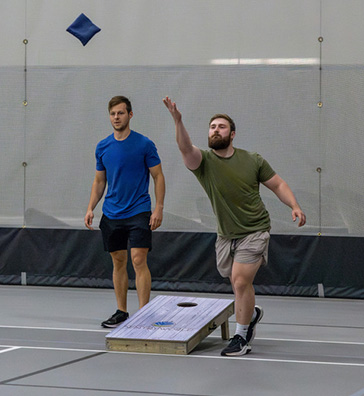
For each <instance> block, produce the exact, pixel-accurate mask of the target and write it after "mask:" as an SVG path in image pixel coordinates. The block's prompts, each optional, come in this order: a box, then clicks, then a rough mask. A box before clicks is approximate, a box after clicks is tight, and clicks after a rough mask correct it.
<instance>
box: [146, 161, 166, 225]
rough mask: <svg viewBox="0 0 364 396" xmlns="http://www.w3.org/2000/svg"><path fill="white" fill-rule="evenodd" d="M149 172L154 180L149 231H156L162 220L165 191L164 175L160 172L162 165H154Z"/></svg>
mask: <svg viewBox="0 0 364 396" xmlns="http://www.w3.org/2000/svg"><path fill="white" fill-rule="evenodd" d="M149 172H150V174H151V175H152V178H153V180H154V193H155V208H154V211H153V213H152V215H151V216H150V222H149V225H150V229H151V230H152V231H153V230H155V229H157V228H158V227H159V226H160V225H161V224H162V220H163V204H164V195H165V191H166V186H165V180H164V175H163V172H162V165H161V164H159V165H156V166H153V167H152V168H149Z"/></svg>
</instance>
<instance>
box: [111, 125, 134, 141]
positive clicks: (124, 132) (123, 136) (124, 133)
mask: <svg viewBox="0 0 364 396" xmlns="http://www.w3.org/2000/svg"><path fill="white" fill-rule="evenodd" d="M129 135H130V128H126V129H124V130H122V131H117V130H115V129H114V137H115V139H116V140H125V139H126V138H127V137H128V136H129Z"/></svg>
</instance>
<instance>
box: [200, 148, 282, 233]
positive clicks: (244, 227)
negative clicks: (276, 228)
mask: <svg viewBox="0 0 364 396" xmlns="http://www.w3.org/2000/svg"><path fill="white" fill-rule="evenodd" d="M201 153H202V162H201V164H200V166H199V167H198V168H197V169H196V170H193V171H192V172H193V173H194V175H195V176H196V177H197V179H198V181H199V182H200V184H201V185H202V187H203V188H204V190H205V191H206V193H207V195H208V197H209V198H210V201H211V205H212V208H213V211H214V213H215V215H216V218H217V225H218V231H217V232H218V234H219V235H220V236H222V237H224V238H228V239H235V238H242V237H244V236H246V235H248V234H251V233H253V232H257V231H269V230H270V218H269V213H268V211H267V210H266V208H265V206H264V203H263V201H262V199H261V197H260V194H259V184H260V183H261V182H265V181H267V180H269V179H271V178H272V177H273V176H274V175H275V172H274V170H273V169H272V168H271V166H270V165H269V164H268V162H267V161H266V160H265V159H264V158H263V157H261V156H260V155H259V154H257V153H251V152H248V151H246V150H242V149H237V148H234V154H233V155H232V156H231V157H229V158H222V157H219V156H218V155H216V154H215V153H214V152H213V151H212V150H210V151H206V150H201Z"/></svg>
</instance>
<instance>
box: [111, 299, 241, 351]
mask: <svg viewBox="0 0 364 396" xmlns="http://www.w3.org/2000/svg"><path fill="white" fill-rule="evenodd" d="M233 305H234V301H233V300H227V299H214V298H199V297H181V296H163V295H160V296H157V297H155V298H154V299H153V300H152V301H150V302H149V303H148V304H147V305H145V306H144V307H143V308H142V309H140V310H139V311H138V312H136V313H135V314H134V315H133V316H132V317H130V318H129V319H128V320H126V321H125V322H123V323H122V324H121V325H120V326H119V327H117V328H116V329H115V330H113V331H112V332H111V333H109V334H108V335H107V336H106V343H107V346H108V348H109V349H114V350H128V351H137V352H139V351H143V352H159V353H185V354H186V353H189V352H190V351H191V350H192V349H193V348H194V347H195V346H196V345H197V344H198V343H199V342H201V340H202V339H203V338H205V337H206V336H207V335H208V334H210V333H211V332H212V331H214V330H215V329H216V328H217V327H218V326H222V333H223V334H222V335H223V338H224V339H226V338H227V337H228V334H226V333H228V318H229V317H230V316H231V315H232V314H233V313H234V307H233ZM173 351H175V352H173Z"/></svg>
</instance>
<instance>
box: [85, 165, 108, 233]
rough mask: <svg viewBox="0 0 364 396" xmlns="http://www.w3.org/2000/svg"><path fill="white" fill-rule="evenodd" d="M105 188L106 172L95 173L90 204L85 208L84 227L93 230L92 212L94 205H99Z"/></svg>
mask: <svg viewBox="0 0 364 396" xmlns="http://www.w3.org/2000/svg"><path fill="white" fill-rule="evenodd" d="M105 187H106V172H105V171H96V175H95V179H94V181H93V183H92V187H91V196H90V202H89V204H88V207H87V212H86V216H85V220H84V221H85V226H86V227H87V228H88V229H90V230H93V227H92V220H93V218H94V212H93V210H94V209H95V208H96V205H97V204H98V203H99V201H100V199H101V198H102V196H103V195H104V191H105Z"/></svg>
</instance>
